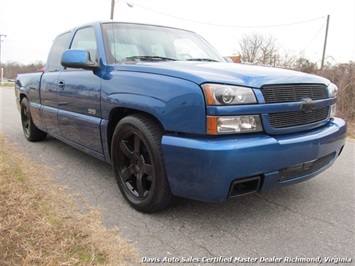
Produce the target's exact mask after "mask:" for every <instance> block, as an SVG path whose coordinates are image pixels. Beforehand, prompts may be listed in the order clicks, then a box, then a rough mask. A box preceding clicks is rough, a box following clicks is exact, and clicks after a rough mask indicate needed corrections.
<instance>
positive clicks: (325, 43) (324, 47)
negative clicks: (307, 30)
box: [320, 15, 330, 70]
mask: <svg viewBox="0 0 355 266" xmlns="http://www.w3.org/2000/svg"><path fill="white" fill-rule="evenodd" d="M329 19H330V15H328V16H327V27H326V29H325V38H324V46H323V56H322V63H321V65H320V70H323V67H324V59H325V49H326V48H327V39H328V29H329Z"/></svg>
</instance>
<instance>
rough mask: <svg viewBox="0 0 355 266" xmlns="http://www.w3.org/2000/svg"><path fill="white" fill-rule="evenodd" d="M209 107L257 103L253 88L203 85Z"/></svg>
mask: <svg viewBox="0 0 355 266" xmlns="http://www.w3.org/2000/svg"><path fill="white" fill-rule="evenodd" d="M201 87H202V89H203V92H204V94H205V99H206V103H207V105H234V104H250V103H257V101H256V98H255V95H254V92H253V90H252V89H251V88H246V87H239V86H229V85H220V84H210V83H207V84H203V85H202V86H201Z"/></svg>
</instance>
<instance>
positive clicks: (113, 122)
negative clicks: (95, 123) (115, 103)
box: [107, 107, 165, 159]
mask: <svg viewBox="0 0 355 266" xmlns="http://www.w3.org/2000/svg"><path fill="white" fill-rule="evenodd" d="M133 114H141V115H144V116H146V117H149V118H150V119H152V120H154V122H155V123H156V124H157V125H158V126H159V127H161V129H162V130H163V131H164V132H165V128H164V126H163V124H162V123H161V122H160V121H159V119H158V118H157V117H155V116H154V115H153V114H151V113H147V112H144V111H141V110H137V109H131V108H126V107H116V108H114V109H112V110H111V112H110V115H109V121H108V124H107V146H108V151H109V155H110V159H111V144H112V137H113V133H114V131H115V128H116V126H117V124H118V123H119V122H120V121H121V119H122V118H124V117H126V116H129V115H133Z"/></svg>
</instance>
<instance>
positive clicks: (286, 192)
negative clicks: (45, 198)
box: [0, 87, 355, 265]
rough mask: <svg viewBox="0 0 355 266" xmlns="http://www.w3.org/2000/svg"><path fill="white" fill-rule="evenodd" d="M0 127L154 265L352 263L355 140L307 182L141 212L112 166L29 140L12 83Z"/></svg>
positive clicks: (2, 95)
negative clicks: (221, 200) (121, 189)
mask: <svg viewBox="0 0 355 266" xmlns="http://www.w3.org/2000/svg"><path fill="white" fill-rule="evenodd" d="M0 131H1V132H2V133H3V134H5V135H6V136H7V138H8V139H9V140H10V141H11V142H12V143H14V144H15V145H17V146H18V147H19V149H20V150H21V152H22V153H23V154H25V155H26V156H27V157H28V158H30V159H31V160H33V161H35V162H36V163H39V164H41V165H43V166H44V167H45V169H47V171H48V173H49V174H50V175H51V176H52V177H53V179H54V181H55V182H56V183H57V184H61V185H66V186H67V187H68V188H69V191H70V193H76V194H78V195H80V196H82V197H83V198H84V199H87V202H88V203H89V204H90V205H91V206H94V207H96V208H98V209H99V210H100V211H101V213H102V215H103V218H104V224H105V225H106V226H107V227H109V228H111V227H114V226H117V227H118V228H119V229H120V231H121V233H122V235H123V236H124V237H125V238H126V239H127V240H128V241H130V242H132V243H134V245H135V246H136V248H137V249H138V252H139V255H140V257H142V261H143V262H147V263H148V264H149V265H153V264H154V262H159V264H164V265H165V264H168V263H171V265H175V264H185V265H250V263H253V262H254V263H256V264H259V265H262V264H269V265H275V264H278V265H288V264H290V263H298V265H315V264H318V262H322V264H327V265H332V264H335V263H336V262H339V260H340V262H341V263H339V264H338V265H347V264H350V263H348V262H350V261H352V263H354V260H355V252H354V251H355V249H354V246H355V226H354V225H355V220H354V218H355V217H354V210H355V208H354V207H355V197H354V191H355V190H354V187H355V182H354V179H355V171H354V169H355V161H354V160H355V143H354V142H351V141H347V143H346V146H345V148H344V151H343V153H342V155H341V156H340V157H339V159H338V160H337V161H336V162H335V164H334V165H333V166H332V167H331V168H330V169H328V170H327V171H325V172H324V173H322V174H321V175H319V176H317V177H315V178H313V179H311V180H309V181H306V182H303V183H300V184H297V185H293V186H290V187H286V188H282V189H279V190H275V191H270V192H267V193H263V194H252V195H249V196H245V197H240V198H235V199H231V200H228V201H226V202H224V203H221V204H211V203H203V202H197V201H192V200H186V199H178V200H177V201H176V203H175V204H174V205H173V206H172V207H171V208H169V209H168V210H166V211H163V212H159V213H156V214H142V213H139V212H137V211H135V210H133V209H132V208H130V207H129V206H128V204H127V203H126V202H125V201H124V199H123V197H122V196H121V194H120V192H119V189H118V187H117V185H116V182H115V180H114V175H113V171H112V169H111V166H110V165H108V164H106V163H104V162H101V161H99V160H97V159H95V158H92V157H90V156H89V155H86V154H84V153H82V152H80V151H77V150H75V149H74V148H72V147H70V146H68V145H66V144H64V143H62V142H60V141H58V140H56V139H54V138H52V137H48V138H47V139H46V140H45V141H43V142H38V143H30V142H28V141H26V140H25V138H24V136H23V132H22V129H21V124H20V115H19V112H18V111H17V108H16V105H15V94H14V90H13V88H2V87H0ZM279 262H280V263H279Z"/></svg>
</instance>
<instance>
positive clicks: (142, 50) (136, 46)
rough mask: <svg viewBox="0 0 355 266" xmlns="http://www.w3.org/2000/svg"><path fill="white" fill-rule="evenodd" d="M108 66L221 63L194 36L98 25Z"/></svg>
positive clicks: (172, 30)
mask: <svg viewBox="0 0 355 266" xmlns="http://www.w3.org/2000/svg"><path fill="white" fill-rule="evenodd" d="M102 29H103V35H104V36H103V37H104V40H105V48H106V57H107V62H108V63H109V64H117V63H125V62H131V61H153V62H156V61H208V62H225V60H224V59H223V57H221V56H220V55H219V54H218V52H217V51H216V50H215V49H214V48H212V46H210V45H209V44H208V43H207V42H206V41H205V40H204V39H202V38H201V37H200V36H199V35H197V34H196V33H193V32H190V31H185V30H180V29H175V28H168V27H159V26H152V25H141V24H128V23H106V24H103V25H102Z"/></svg>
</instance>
